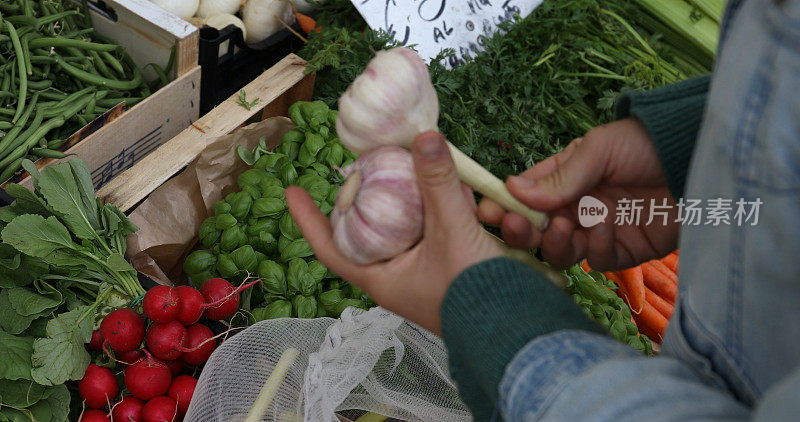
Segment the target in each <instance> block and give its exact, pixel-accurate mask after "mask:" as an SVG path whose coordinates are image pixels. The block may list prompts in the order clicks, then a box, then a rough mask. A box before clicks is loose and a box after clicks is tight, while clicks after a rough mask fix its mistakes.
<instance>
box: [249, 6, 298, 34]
mask: <svg viewBox="0 0 800 422" xmlns="http://www.w3.org/2000/svg"><path fill="white" fill-rule="evenodd" d="M242 18H243V19H242V20H243V21H244V26H245V27H246V28H247V38H245V42H247V43H248V44H255V43H258V42H261V41H263V40H265V39H266V38H268V37H269V36H270V35H272V34H275V33H276V32H278V31H280V30H281V29H283V25H281V23H280V21H279V20H278V18H280V20H282V21H283V22H284V23H286V24H287V25H291V24H293V23H294V14H293V13H292V8H291V6H290V5H289V2H288V0H248V1H247V3H245V5H244V8H243V9H242Z"/></svg>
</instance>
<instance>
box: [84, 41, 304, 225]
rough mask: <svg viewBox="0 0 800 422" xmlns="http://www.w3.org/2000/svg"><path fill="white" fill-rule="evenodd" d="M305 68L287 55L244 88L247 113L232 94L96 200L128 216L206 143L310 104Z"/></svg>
mask: <svg viewBox="0 0 800 422" xmlns="http://www.w3.org/2000/svg"><path fill="white" fill-rule="evenodd" d="M305 67H306V61H305V60H303V59H301V58H300V57H298V56H296V55H294V54H289V55H288V56H286V57H285V58H284V59H283V60H281V61H279V62H278V63H276V64H275V65H274V66H272V67H271V68H269V69H267V70H266V71H265V72H264V73H263V74H261V76H259V77H258V78H256V79H255V80H253V81H252V82H251V83H250V84H248V85H247V86H245V87H244V90H245V91H246V93H247V98H248V99H249V100H250V101H252V100H253V99H255V98H258V99H259V102H258V103H257V104H256V106H254V107H252V108H251V109H250V110H248V109H246V108H245V107H243V106H241V105H239V104H237V100H238V98H239V95H238V94H236V95H233V96H231V97H230V98H228V99H227V100H225V101H223V102H222V103H221V104H220V105H218V106H217V107H216V108H214V109H213V110H211V111H210V112H209V113H208V114H206V115H205V116H203V117H201V118H200V119H199V120H197V121H195V122H194V123H193V124H192V125H191V126H189V127H187V128H186V129H184V130H183V131H182V132H180V133H179V134H178V135H177V136H175V137H174V138H172V139H170V140H169V141H167V142H166V143H164V145H161V146H160V147H159V148H158V149H156V150H155V151H153V152H152V153H151V154H150V155H148V156H146V157H144V158H142V159H141V160H139V161H138V162H137V163H135V164H134V165H133V166H132V167H131V168H129V169H128V170H126V171H124V172H122V173H121V174H120V175H118V176H116V177H114V178H113V179H112V180H111V181H110V182H108V183H107V184H106V185H104V186H103V187H101V188H100V189H99V190H98V192H97V196H99V197H101V198H102V199H103V200H104V201H105V202H111V203H113V204H115V205H117V206H118V207H119V208H120V209H121V210H122V211H123V212H128V211H130V210H131V209H133V207H134V206H136V204H138V203H139V202H140V201H142V200H143V199H145V198H146V197H147V196H148V195H149V194H150V192H152V191H153V190H155V189H156V188H157V187H159V186H161V184H163V183H164V182H165V181H167V180H168V179H169V178H170V177H172V176H173V175H175V174H177V173H178V172H180V171H181V170H182V169H183V168H184V167H185V166H186V165H187V164H189V163H190V162H192V161H193V160H194V159H195V158H196V157H197V156H198V155H199V154H200V153H201V152H202V151H203V149H205V147H206V146H207V145H208V143H209V142H210V141H211V140H213V139H216V138H217V137H219V136H222V135H226V134H228V133H230V132H232V131H233V130H234V129H236V128H238V127H240V126H241V125H243V124H244V123H245V122H247V121H248V120H250V119H251V118H253V117H258V118H261V119H265V118H267V117H273V116H286V115H288V108H289V106H290V105H291V104H292V103H293V102H295V101H299V100H307V99H309V98H311V93H312V91H313V88H314V76H313V74H306V73H305V72H304V71H305Z"/></svg>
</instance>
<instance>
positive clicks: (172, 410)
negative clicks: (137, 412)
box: [142, 396, 178, 422]
mask: <svg viewBox="0 0 800 422" xmlns="http://www.w3.org/2000/svg"><path fill="white" fill-rule="evenodd" d="M177 413H178V404H177V403H176V402H175V400H174V399H173V398H171V397H167V396H159V397H155V398H153V399H150V400H148V401H147V403H145V404H144V408H143V409H142V421H143V422H172V421H174V420H175V419H177V417H178V415H177Z"/></svg>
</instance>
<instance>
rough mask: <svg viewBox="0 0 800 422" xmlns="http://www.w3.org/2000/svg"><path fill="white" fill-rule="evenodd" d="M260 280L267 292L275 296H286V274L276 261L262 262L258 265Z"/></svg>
mask: <svg viewBox="0 0 800 422" xmlns="http://www.w3.org/2000/svg"><path fill="white" fill-rule="evenodd" d="M258 278H260V279H261V281H262V284H261V286H262V288H263V289H264V291H265V292H267V293H269V294H270V295H275V296H286V288H287V285H286V274H285V273H284V271H283V267H282V266H281V265H280V264H278V263H277V262H275V261H270V260H266V261H261V263H259V264H258Z"/></svg>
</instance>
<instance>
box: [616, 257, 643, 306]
mask: <svg viewBox="0 0 800 422" xmlns="http://www.w3.org/2000/svg"><path fill="white" fill-rule="evenodd" d="M619 275H620V280H621V281H622V284H623V285H625V291H626V292H627V293H628V295H629V297H628V299H630V303H628V306H630V308H631V312H633V313H635V314H638V313H639V312H641V311H642V307H643V306H644V303H645V297H644V279H643V276H642V269H641V268H640V267H633V268H628V269H627V270H622V271H620V272H619Z"/></svg>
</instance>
